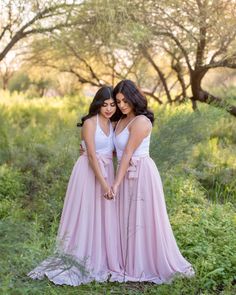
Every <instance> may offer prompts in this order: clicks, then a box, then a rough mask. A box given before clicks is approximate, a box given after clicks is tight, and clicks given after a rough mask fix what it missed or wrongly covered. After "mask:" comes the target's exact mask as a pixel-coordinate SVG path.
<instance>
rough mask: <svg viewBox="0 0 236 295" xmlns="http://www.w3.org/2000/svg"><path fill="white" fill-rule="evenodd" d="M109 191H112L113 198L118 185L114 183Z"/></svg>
mask: <svg viewBox="0 0 236 295" xmlns="http://www.w3.org/2000/svg"><path fill="white" fill-rule="evenodd" d="M111 191H112V195H113V198H115V197H116V196H117V193H118V185H117V184H115V183H114V184H113V186H112V187H111Z"/></svg>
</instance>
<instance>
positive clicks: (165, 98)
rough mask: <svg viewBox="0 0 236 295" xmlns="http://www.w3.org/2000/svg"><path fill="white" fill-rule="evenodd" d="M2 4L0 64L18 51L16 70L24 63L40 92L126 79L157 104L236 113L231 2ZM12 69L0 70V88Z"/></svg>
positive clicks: (235, 21)
mask: <svg viewBox="0 0 236 295" xmlns="http://www.w3.org/2000/svg"><path fill="white" fill-rule="evenodd" d="M1 6H2V7H1V28H0V38H1V39H0V40H1V45H0V63H1V64H3V63H4V62H6V60H7V58H8V57H9V56H10V55H11V54H13V55H16V52H17V53H18V68H17V70H16V69H14V72H18V71H21V72H22V68H21V67H23V68H24V74H27V75H28V76H29V79H30V80H31V77H32V71H33V72H34V75H33V76H38V81H37V83H36V81H35V78H34V81H33V83H30V84H31V87H32V84H34V85H35V83H36V84H38V85H41V86H37V87H38V88H37V87H36V88H37V89H38V90H37V89H36V92H37V91H39V96H42V95H44V94H45V93H47V91H46V90H45V89H51V88H53V89H54V90H55V91H54V92H53V93H56V94H61V95H64V94H67V93H74V92H75V91H78V90H79V89H81V88H82V85H91V86H95V87H98V86H101V85H103V84H111V85H115V84H116V83H117V81H119V80H120V79H125V78H129V79H132V80H134V81H135V82H137V83H138V84H139V86H140V87H141V88H142V89H143V91H144V93H145V94H146V95H147V96H149V97H152V98H153V99H154V100H155V101H157V102H158V103H160V104H163V103H168V104H172V105H176V103H177V104H179V103H183V102H185V101H190V102H191V104H192V107H193V109H197V103H198V102H203V103H207V104H212V105H214V106H217V107H220V108H224V109H225V110H226V111H227V112H229V113H230V114H232V115H234V116H236V107H235V96H234V95H232V92H234V90H235V88H234V86H233V85H234V81H235V70H234V69H235V68H236V49H235V48H236V46H235V45H236V31H235V29H234V28H235V27H236V2H235V1H234V0H213V1H210V0H191V1H179V0H170V1H162V0H161V1H158V2H157V1H154V0H148V1H140V0H134V1H124V0H117V1H115V2H114V1H107V0H90V1H76V0H75V1H66V0H64V1H40V3H39V2H38V1H33V0H32V1H30V2H28V1H27V3H26V2H25V1H23V0H22V1H12V0H4V1H2V2H1ZM19 52H20V54H19ZM19 61H20V62H19ZM0 68H2V67H0ZM227 69H231V72H230V74H229V71H227ZM36 72H38V73H41V75H42V73H43V76H44V77H43V79H42V77H40V74H39V75H37V74H36V75H35V73H36ZM10 73H11V74H10ZM12 73H13V71H12V70H10V68H9V70H8V71H5V74H4V73H2V71H1V77H2V87H3V88H9V86H8V85H9V80H10V79H13V78H14V77H13V75H12ZM62 73H64V74H63V77H64V78H63V79H61V78H59V77H62ZM219 73H221V74H222V75H221V74H220V75H219ZM16 74H17V73H16ZM217 75H218V76H217ZM216 76H217V77H216ZM214 77H216V78H215V83H214ZM229 77H231V78H232V79H231V81H232V82H230V81H229ZM65 79H66V81H67V83H65ZM36 80H37V79H36ZM62 80H63V81H64V86H63V85H61V81H62ZM225 80H227V83H225ZM6 81H7V82H6ZM209 81H210V82H209ZM65 84H67V85H68V89H66V87H65ZM11 85H12V84H11ZM42 85H43V86H42ZM226 85H227V86H226ZM228 87H229V88H230V91H229V93H230V94H229V95H228V92H227V91H225V90H226V88H228ZM42 88H43V89H44V90H42ZM232 88H233V91H232ZM216 89H217V91H215V90H216ZM222 89H224V91H222ZM11 90H14V87H12V86H11ZM15 90H18V89H17V88H15Z"/></svg>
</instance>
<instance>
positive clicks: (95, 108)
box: [77, 86, 120, 127]
mask: <svg viewBox="0 0 236 295" xmlns="http://www.w3.org/2000/svg"><path fill="white" fill-rule="evenodd" d="M110 98H112V99H114V97H113V88H112V87H111V86H103V87H101V88H100V89H99V90H98V91H97V93H96V94H95V96H94V98H93V101H92V103H91V104H90V107H89V112H88V114H87V115H86V116H83V117H82V119H81V122H80V123H77V126H78V127H82V126H83V124H84V122H85V121H86V120H87V119H89V118H91V117H93V116H95V115H97V114H98V113H99V112H100V109H101V106H102V105H103V103H104V101H105V100H107V99H110ZM115 103H116V101H115ZM119 118H120V110H119V109H118V108H117V111H116V112H115V114H114V115H113V116H112V117H111V118H110V120H111V121H117V120H118V119H119Z"/></svg>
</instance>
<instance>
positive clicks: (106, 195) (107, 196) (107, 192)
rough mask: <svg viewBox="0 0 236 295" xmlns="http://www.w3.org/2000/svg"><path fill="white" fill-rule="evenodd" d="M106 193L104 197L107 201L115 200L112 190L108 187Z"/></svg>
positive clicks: (105, 188)
mask: <svg viewBox="0 0 236 295" xmlns="http://www.w3.org/2000/svg"><path fill="white" fill-rule="evenodd" d="M103 189H104V191H105V193H104V194H103V197H104V198H105V199H107V200H112V199H113V197H114V196H113V192H112V190H111V188H110V187H109V186H108V185H107V186H106V187H104V188H103Z"/></svg>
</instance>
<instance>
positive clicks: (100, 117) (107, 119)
mask: <svg viewBox="0 0 236 295" xmlns="http://www.w3.org/2000/svg"><path fill="white" fill-rule="evenodd" d="M98 117H99V121H100V122H101V123H103V124H104V125H106V124H108V122H109V121H110V119H109V118H106V117H104V116H102V115H101V114H98Z"/></svg>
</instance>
